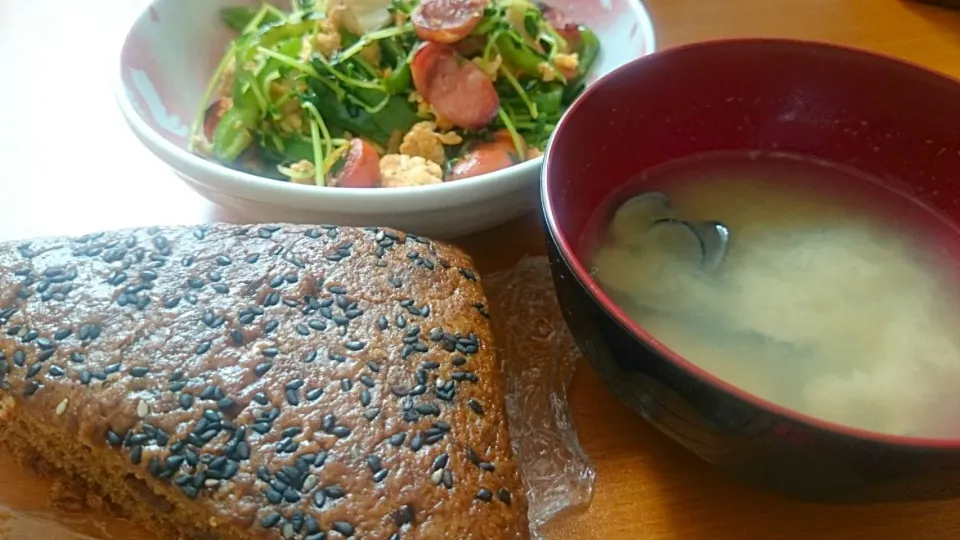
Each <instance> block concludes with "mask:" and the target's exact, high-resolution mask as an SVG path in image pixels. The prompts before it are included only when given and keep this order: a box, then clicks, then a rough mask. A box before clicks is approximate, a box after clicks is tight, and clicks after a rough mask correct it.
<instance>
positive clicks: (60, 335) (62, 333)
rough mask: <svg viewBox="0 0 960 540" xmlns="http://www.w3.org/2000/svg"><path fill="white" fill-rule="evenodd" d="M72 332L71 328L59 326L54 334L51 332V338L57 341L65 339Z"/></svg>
mask: <svg viewBox="0 0 960 540" xmlns="http://www.w3.org/2000/svg"><path fill="white" fill-rule="evenodd" d="M72 333H73V330H71V329H69V328H61V329H60V330H57V332H56V333H55V334H53V339H55V340H57V341H61V340H64V339H67V337H69V336H70V334H72Z"/></svg>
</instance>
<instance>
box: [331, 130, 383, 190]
mask: <svg viewBox="0 0 960 540" xmlns="http://www.w3.org/2000/svg"><path fill="white" fill-rule="evenodd" d="M333 183H334V185H336V186H337V187H350V188H371V187H377V186H379V185H380V156H379V155H377V151H376V149H374V147H373V146H371V145H370V143H368V142H367V141H364V140H363V139H360V138H356V139H353V140H351V141H350V150H348V151H347V155H346V157H345V158H344V164H343V168H342V169H340V172H338V173H337V174H336V175H335V176H334V177H333Z"/></svg>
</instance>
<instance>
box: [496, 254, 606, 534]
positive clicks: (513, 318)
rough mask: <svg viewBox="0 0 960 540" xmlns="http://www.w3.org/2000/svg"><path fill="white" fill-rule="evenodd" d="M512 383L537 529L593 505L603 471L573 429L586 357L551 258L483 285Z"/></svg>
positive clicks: (512, 413) (515, 427)
mask: <svg viewBox="0 0 960 540" xmlns="http://www.w3.org/2000/svg"><path fill="white" fill-rule="evenodd" d="M484 285H485V289H486V292H487V296H488V299H489V302H490V312H491V317H492V322H493V329H494V335H495V337H496V344H497V351H498V355H499V357H500V358H501V361H502V364H503V371H504V374H505V377H506V380H507V398H506V400H507V412H508V414H509V421H510V437H511V440H512V441H513V451H514V454H515V455H516V458H517V460H518V461H519V464H520V468H521V470H522V471H523V481H524V484H525V487H526V491H527V498H528V500H529V503H530V510H529V513H528V514H529V518H530V528H531V532H532V533H533V537H534V538H538V539H539V538H543V536H542V535H541V532H540V531H541V530H542V529H543V526H544V525H545V524H546V523H547V522H548V521H549V520H551V519H552V518H553V517H554V516H556V515H557V514H559V513H560V512H562V511H564V510H567V509H570V508H572V507H577V506H581V505H585V504H588V503H589V502H590V497H591V495H592V493H593V482H594V479H595V477H596V471H595V469H594V468H593V464H592V463H591V461H590V458H589V457H588V456H587V454H586V452H585V451H584V450H583V447H581V446H580V440H579V438H578V437H577V431H576V428H575V426H574V424H573V414H572V412H571V410H570V405H569V403H568V401H567V388H568V387H569V385H570V380H571V378H572V377H573V373H574V370H575V368H576V365H577V362H578V361H579V359H580V357H581V353H580V351H579V349H578V348H577V346H576V344H575V343H574V341H573V336H571V335H570V332H569V331H568V330H567V327H566V324H565V323H564V320H563V315H562V314H561V312H560V306H559V304H558V303H557V297H556V294H555V292H554V288H553V280H552V278H551V276H550V265H549V262H548V261H547V258H546V257H524V258H523V259H521V260H520V262H519V263H517V265H516V266H514V267H513V268H512V269H510V270H506V271H503V272H500V273H496V274H493V275H491V276H488V277H486V278H485V279H484Z"/></svg>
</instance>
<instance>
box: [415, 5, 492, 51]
mask: <svg viewBox="0 0 960 540" xmlns="http://www.w3.org/2000/svg"><path fill="white" fill-rule="evenodd" d="M486 6H487V0H423V1H422V2H420V5H418V6H417V8H416V9H414V10H413V13H412V14H411V15H410V22H412V23H413V29H414V31H415V32H416V33H417V37H419V38H420V39H422V40H423V41H431V42H433V43H456V42H457V41H460V40H461V39H463V38H465V37H467V36H469V35H470V32H472V31H473V29H474V28H476V27H477V25H478V24H480V20H481V19H483V10H484V8H486Z"/></svg>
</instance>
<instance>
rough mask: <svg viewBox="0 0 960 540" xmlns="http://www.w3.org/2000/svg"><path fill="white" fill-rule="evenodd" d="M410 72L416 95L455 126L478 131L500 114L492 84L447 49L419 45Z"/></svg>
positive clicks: (471, 64)
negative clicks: (417, 93)
mask: <svg viewBox="0 0 960 540" xmlns="http://www.w3.org/2000/svg"><path fill="white" fill-rule="evenodd" d="M411 71H412V73H413V85H414V86H415V87H416V89H417V92H419V93H420V95H421V96H423V98H424V99H425V100H427V102H428V103H430V104H431V105H433V107H434V108H435V109H436V110H437V112H438V113H440V114H441V115H442V116H443V117H444V118H446V119H447V120H449V121H450V122H451V123H452V124H453V125H455V126H458V127H461V128H464V129H480V128H482V127H484V126H486V125H487V124H489V123H490V122H491V121H493V119H494V118H496V116H497V112H498V111H499V110H500V97H499V96H497V91H496V89H495V88H494V87H493V81H491V80H490V78H489V77H488V76H487V74H486V73H484V72H483V70H481V69H480V68H479V67H477V66H476V65H475V64H474V63H472V62H470V61H468V60H465V59H464V58H463V57H461V56H460V55H458V54H457V53H456V52H455V51H454V50H453V49H452V48H450V47H449V46H447V45H439V44H436V43H425V44H423V45H421V46H420V48H419V49H417V52H416V53H415V54H414V57H413V62H412V64H411Z"/></svg>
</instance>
